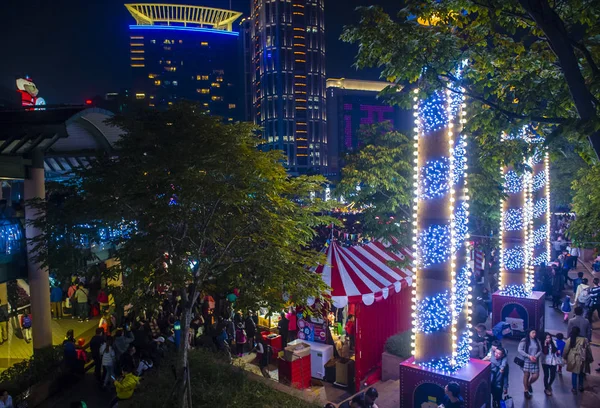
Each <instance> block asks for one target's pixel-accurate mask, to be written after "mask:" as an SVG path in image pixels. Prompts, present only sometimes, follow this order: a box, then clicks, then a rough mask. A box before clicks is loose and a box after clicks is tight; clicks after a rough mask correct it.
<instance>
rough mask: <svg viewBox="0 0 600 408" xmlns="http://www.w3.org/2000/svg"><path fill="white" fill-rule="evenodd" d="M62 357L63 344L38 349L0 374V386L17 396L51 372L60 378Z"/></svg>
mask: <svg viewBox="0 0 600 408" xmlns="http://www.w3.org/2000/svg"><path fill="white" fill-rule="evenodd" d="M62 357H63V347H62V346H53V347H48V348H44V349H41V350H36V351H35V354H34V355H33V356H32V357H31V358H29V359H28V360H24V361H21V362H20V363H16V364H13V365H12V366H11V367H9V368H7V369H6V370H4V371H3V372H2V373H1V374H0V388H2V389H5V390H7V391H8V393H9V394H10V395H13V396H15V397H17V396H21V395H22V394H23V393H25V392H26V391H27V390H28V389H29V387H31V386H32V385H34V384H36V383H38V382H40V381H42V380H44V379H46V378H47V377H48V376H49V375H50V374H51V373H52V374H53V375H54V376H55V377H56V378H58V377H59V373H60V371H59V368H60V365H61V362H62Z"/></svg>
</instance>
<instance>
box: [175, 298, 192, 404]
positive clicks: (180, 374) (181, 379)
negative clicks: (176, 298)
mask: <svg viewBox="0 0 600 408" xmlns="http://www.w3.org/2000/svg"><path fill="white" fill-rule="evenodd" d="M186 297H187V296H186ZM182 300H183V296H182ZM185 304H186V306H185V307H183V308H182V310H181V320H180V324H181V342H180V344H179V351H178V353H177V381H178V384H179V385H178V387H177V399H178V404H177V406H178V407H179V408H192V407H188V403H187V395H186V391H187V390H186V387H188V386H189V384H188V383H187V378H188V376H187V369H188V351H189V347H188V342H187V338H188V333H189V331H190V322H191V319H192V307H191V305H189V304H188V302H185Z"/></svg>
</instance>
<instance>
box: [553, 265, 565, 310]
mask: <svg viewBox="0 0 600 408" xmlns="http://www.w3.org/2000/svg"><path fill="white" fill-rule="evenodd" d="M563 286H564V281H563V275H562V274H561V273H560V272H559V271H558V270H557V269H556V268H552V308H553V309H558V307H559V306H560V298H561V295H562V291H563Z"/></svg>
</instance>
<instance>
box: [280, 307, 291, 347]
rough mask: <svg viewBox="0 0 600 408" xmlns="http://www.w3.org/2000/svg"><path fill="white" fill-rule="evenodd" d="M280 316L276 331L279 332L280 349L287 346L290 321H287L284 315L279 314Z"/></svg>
mask: <svg viewBox="0 0 600 408" xmlns="http://www.w3.org/2000/svg"><path fill="white" fill-rule="evenodd" d="M280 316H281V319H280V320H279V323H278V324H277V330H278V331H279V335H280V336H281V347H283V348H285V347H286V346H287V339H288V332H289V324H290V321H289V320H288V319H287V317H285V313H283V312H281V315H280Z"/></svg>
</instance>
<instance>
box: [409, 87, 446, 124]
mask: <svg viewBox="0 0 600 408" xmlns="http://www.w3.org/2000/svg"><path fill="white" fill-rule="evenodd" d="M417 116H418V117H419V127H420V130H421V131H423V132H424V133H432V132H436V131H438V130H441V129H443V128H445V127H446V126H447V125H448V120H449V118H448V112H447V109H446V98H445V95H444V93H443V92H442V91H436V92H434V93H433V94H432V95H431V96H430V97H429V98H427V99H426V100H424V101H421V103H419V106H418V112H417Z"/></svg>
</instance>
